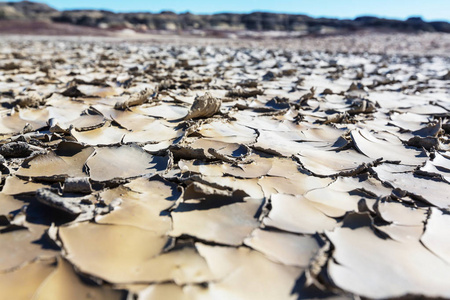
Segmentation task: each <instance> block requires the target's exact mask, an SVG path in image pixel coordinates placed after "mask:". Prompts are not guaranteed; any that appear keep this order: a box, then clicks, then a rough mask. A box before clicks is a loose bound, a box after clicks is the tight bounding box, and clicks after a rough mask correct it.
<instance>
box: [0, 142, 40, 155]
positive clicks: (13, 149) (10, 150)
mask: <svg viewBox="0 0 450 300" xmlns="http://www.w3.org/2000/svg"><path fill="white" fill-rule="evenodd" d="M32 152H33V150H32V147H30V145H29V144H28V143H25V142H11V143H7V144H4V145H2V146H0V154H1V155H3V156H4V157H8V158H9V157H28V156H29V155H30V154H31V153H32Z"/></svg>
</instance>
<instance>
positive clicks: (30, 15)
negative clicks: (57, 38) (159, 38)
mask: <svg viewBox="0 0 450 300" xmlns="http://www.w3.org/2000/svg"><path fill="white" fill-rule="evenodd" d="M2 19H3V20H40V21H48V22H55V23H66V24H72V25H82V26H89V27H100V28H112V29H121V28H131V29H136V30H140V31H146V30H194V29H198V30H232V31H233V30H252V31H292V32H304V33H312V34H316V33H329V32H348V31H355V30H360V29H374V30H394V31H403V32H421V31H425V32H450V23H448V22H443V21H437V22H425V21H423V20H422V19H421V18H419V17H412V18H409V19H407V20H406V21H401V20H392V19H384V18H377V17H372V16H362V17H358V18H355V19H354V20H339V19H331V18H311V17H308V16H306V15H294V14H278V13H268V12H253V13H249V14H234V13H219V14H214V15H194V14H191V13H182V14H175V13H173V12H168V11H164V12H160V13H149V12H137V13H114V12H111V11H105V10H66V11H58V10H56V9H53V8H51V7H50V6H48V5H46V4H43V3H36V2H30V1H22V2H0V20H2Z"/></svg>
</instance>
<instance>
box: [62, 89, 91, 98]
mask: <svg viewBox="0 0 450 300" xmlns="http://www.w3.org/2000/svg"><path fill="white" fill-rule="evenodd" d="M61 95H63V96H66V97H71V98H78V97H85V96H86V95H85V94H83V93H82V92H80V90H79V89H78V88H77V86H71V87H69V88H68V89H66V90H65V91H64V92H62V93H61Z"/></svg>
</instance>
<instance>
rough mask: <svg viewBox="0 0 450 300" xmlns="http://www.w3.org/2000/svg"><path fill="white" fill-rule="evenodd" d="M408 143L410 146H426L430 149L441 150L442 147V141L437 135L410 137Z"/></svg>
mask: <svg viewBox="0 0 450 300" xmlns="http://www.w3.org/2000/svg"><path fill="white" fill-rule="evenodd" d="M406 144H407V145H408V146H412V147H416V148H425V149H427V150H428V151H430V150H432V149H437V150H439V149H440V148H441V142H440V141H439V138H435V137H420V136H414V137H412V138H410V139H409V140H408V141H407V142H406Z"/></svg>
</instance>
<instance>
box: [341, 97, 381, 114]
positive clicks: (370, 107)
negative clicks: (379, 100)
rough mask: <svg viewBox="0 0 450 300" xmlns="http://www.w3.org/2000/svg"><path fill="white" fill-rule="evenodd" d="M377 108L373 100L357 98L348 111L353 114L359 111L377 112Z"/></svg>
mask: <svg viewBox="0 0 450 300" xmlns="http://www.w3.org/2000/svg"><path fill="white" fill-rule="evenodd" d="M376 111H377V109H376V107H375V104H373V102H371V101H369V100H365V99H362V100H356V101H353V102H352V104H351V106H350V109H349V110H348V113H349V114H351V115H354V114H359V113H365V114H367V113H373V112H376Z"/></svg>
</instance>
